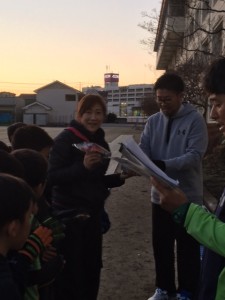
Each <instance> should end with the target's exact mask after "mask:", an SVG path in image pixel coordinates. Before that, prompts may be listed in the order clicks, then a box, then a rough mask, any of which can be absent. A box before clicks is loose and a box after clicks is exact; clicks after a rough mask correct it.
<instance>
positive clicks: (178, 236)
mask: <svg viewBox="0 0 225 300" xmlns="http://www.w3.org/2000/svg"><path fill="white" fill-rule="evenodd" d="M152 241H153V250H154V258H155V270H156V286H157V287H159V288H161V289H165V290H167V291H168V292H169V293H175V292H176V291H179V290H186V291H188V292H191V293H193V294H194V293H195V292H196V290H197V286H198V282H199V273H200V249H199V244H198V243H197V242H196V241H195V240H194V239H193V238H192V237H191V236H190V235H188V234H187V233H186V231H185V229H184V228H183V227H182V226H180V225H177V224H176V223H175V222H174V221H173V220H172V217H171V215H170V214H169V213H168V212H166V211H165V210H163V209H162V208H161V207H160V206H159V205H157V204H154V203H153V204H152ZM175 241H176V243H175ZM175 245H176V247H175ZM175 249H176V253H175ZM175 258H176V262H177V280H178V286H177V287H176V283H175V274H176V273H175Z"/></svg>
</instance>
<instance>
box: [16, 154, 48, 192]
mask: <svg viewBox="0 0 225 300" xmlns="http://www.w3.org/2000/svg"><path fill="white" fill-rule="evenodd" d="M11 155H12V156H13V157H14V158H15V159H17V160H18V161H19V162H20V163H21V164H22V165H23V168H24V179H25V181H26V182H27V183H28V184H29V185H30V186H31V187H32V188H34V187H36V186H38V185H39V184H41V183H44V182H45V180H46V176H47V169H48V162H47V160H46V159H45V157H44V156H43V155H42V154H41V153H40V152H37V151H35V150H32V149H18V150H14V151H12V152H11Z"/></svg>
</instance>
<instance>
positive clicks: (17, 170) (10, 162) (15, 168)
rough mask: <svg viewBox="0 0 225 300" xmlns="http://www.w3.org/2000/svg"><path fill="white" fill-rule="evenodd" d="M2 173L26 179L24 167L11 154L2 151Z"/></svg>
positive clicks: (0, 161) (0, 156) (0, 164)
mask: <svg viewBox="0 0 225 300" xmlns="http://www.w3.org/2000/svg"><path fill="white" fill-rule="evenodd" d="M0 172H1V173H8V174H10V175H13V176H17V177H20V178H24V168H23V165H22V164H21V163H20V162H19V161H18V160H17V159H16V158H15V157H13V156H12V155H11V154H10V153H8V152H6V151H4V150H0Z"/></svg>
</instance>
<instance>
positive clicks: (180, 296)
mask: <svg viewBox="0 0 225 300" xmlns="http://www.w3.org/2000/svg"><path fill="white" fill-rule="evenodd" d="M177 300H191V293H189V292H187V291H180V292H179V293H177Z"/></svg>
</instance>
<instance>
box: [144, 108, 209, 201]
mask: <svg viewBox="0 0 225 300" xmlns="http://www.w3.org/2000/svg"><path fill="white" fill-rule="evenodd" d="M168 122H169V118H168V117H167V116H165V115H164V114H163V113H162V112H158V113H156V114H154V115H152V116H150V117H149V118H148V120H147V123H146V125H145V128H144V131H143V133H142V135H141V141H140V147H141V149H142V150H143V151H144V152H145V153H146V154H147V155H148V157H149V158H150V159H152V160H162V161H164V162H165V167H166V170H165V173H166V174H167V175H168V176H170V177H171V178H173V179H175V180H178V181H179V186H180V188H181V189H182V190H183V191H184V192H185V194H186V195H187V197H188V199H189V201H191V202H194V203H199V204H201V203H202V200H203V177H202V158H203V156H204V154H205V151H206V149H207V145H208V133H207V126H206V123H205V120H204V118H203V116H202V115H201V114H200V113H199V112H198V111H197V110H196V109H195V107H194V106H193V105H191V104H189V103H183V104H182V105H181V107H180V109H179V111H178V112H177V113H176V115H174V116H173V117H171V122H172V123H171V126H170V130H169V131H168ZM158 200H159V198H158V194H157V192H156V191H155V189H154V188H152V201H153V202H155V203H157V202H158Z"/></svg>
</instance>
